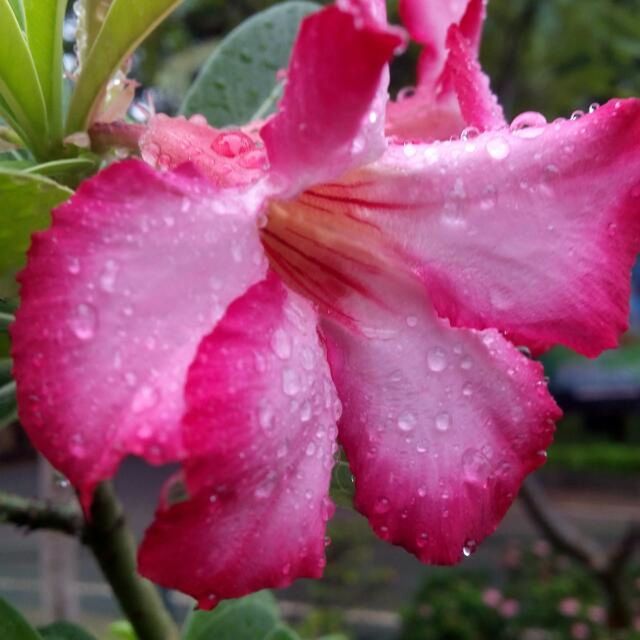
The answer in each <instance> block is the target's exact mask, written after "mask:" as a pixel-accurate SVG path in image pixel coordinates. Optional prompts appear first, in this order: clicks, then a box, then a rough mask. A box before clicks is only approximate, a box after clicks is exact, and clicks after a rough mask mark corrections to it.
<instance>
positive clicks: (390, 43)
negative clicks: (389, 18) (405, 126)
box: [262, 7, 402, 193]
mask: <svg viewBox="0 0 640 640" xmlns="http://www.w3.org/2000/svg"><path fill="white" fill-rule="evenodd" d="M401 43H402V39H401V38H400V36H399V35H398V34H397V33H396V32H395V31H392V30H390V29H387V28H386V27H382V26H379V25H377V24H373V23H371V21H363V20H362V19H361V17H360V16H358V15H354V14H352V13H348V12H344V11H341V10H340V9H338V8H337V7H328V8H326V9H324V10H322V11H320V12H318V13H315V14H313V15H311V16H310V17H308V18H306V19H305V20H304V22H303V23H302V27H301V30H300V34H299V36H298V39H297V42H296V45H295V48H294V51H293V54H292V59H291V64H290V66H289V75H288V82H287V88H286V91H285V95H284V97H283V99H282V102H281V105H280V113H279V114H278V115H276V116H275V117H274V118H273V119H272V120H270V121H269V122H268V123H267V124H266V125H265V127H264V128H263V129H262V137H263V139H264V140H265V143H266V145H267V150H268V153H269V160H270V162H271V166H272V169H273V171H274V173H275V174H276V175H277V176H279V179H280V180H281V181H284V182H285V184H287V185H288V187H289V191H290V192H291V193H295V192H297V191H298V190H300V189H301V188H304V187H306V186H309V185H310V184H314V183H317V182H322V181H324V180H328V179H331V178H333V177H336V176H339V175H340V174H341V173H343V172H344V171H345V170H346V169H348V168H349V167H350V166H353V164H354V163H356V162H363V161H366V160H371V159H372V158H374V157H377V156H378V155H380V154H381V153H382V152H383V151H384V148H385V141H384V135H383V126H384V117H383V105H380V102H381V96H382V98H384V99H385V100H386V85H385V84H384V83H385V82H386V80H387V77H388V76H387V74H388V70H387V62H388V61H389V59H390V58H391V57H392V55H393V52H394V50H395V49H396V48H397V47H398V46H399V45H400V44H401ZM381 86H382V89H383V90H382V91H381Z"/></svg>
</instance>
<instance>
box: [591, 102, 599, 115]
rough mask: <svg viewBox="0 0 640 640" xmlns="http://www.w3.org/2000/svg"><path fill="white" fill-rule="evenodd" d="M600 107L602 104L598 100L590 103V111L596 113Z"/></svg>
mask: <svg viewBox="0 0 640 640" xmlns="http://www.w3.org/2000/svg"><path fill="white" fill-rule="evenodd" d="M599 108H600V105H599V104H598V103H597V102H592V103H591V104H590V105H589V113H595V112H596V111H597V110H598V109H599Z"/></svg>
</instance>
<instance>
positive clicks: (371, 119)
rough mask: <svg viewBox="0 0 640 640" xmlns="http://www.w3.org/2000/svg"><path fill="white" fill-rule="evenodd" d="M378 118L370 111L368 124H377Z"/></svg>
mask: <svg viewBox="0 0 640 640" xmlns="http://www.w3.org/2000/svg"><path fill="white" fill-rule="evenodd" d="M378 118H379V116H378V114H377V113H376V112H375V111H371V112H370V113H369V122H370V123H371V124H376V122H378Z"/></svg>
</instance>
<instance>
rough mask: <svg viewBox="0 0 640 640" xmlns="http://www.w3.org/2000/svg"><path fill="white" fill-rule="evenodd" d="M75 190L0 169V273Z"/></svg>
mask: <svg viewBox="0 0 640 640" xmlns="http://www.w3.org/2000/svg"><path fill="white" fill-rule="evenodd" d="M72 193H73V192H72V191H71V189H67V188H66V187H63V186H62V185H60V184H58V183H57V182H54V181H53V180H49V179H48V178H45V177H42V176H38V175H32V174H27V173H20V172H17V171H7V170H6V169H4V170H0V202H1V203H2V206H0V273H2V272H3V271H7V270H15V269H18V268H19V267H20V266H22V264H23V262H24V256H25V252H26V250H27V249H28V247H29V243H30V240H31V234H32V233H33V232H34V231H38V230H40V229H44V228H46V227H47V226H48V225H49V220H50V217H49V213H50V211H51V209H53V208H54V207H55V206H57V205H59V204H60V203H61V202H64V201H65V200H66V199H67V198H68V197H69V196H71V195H72ZM0 637H1V636H0Z"/></svg>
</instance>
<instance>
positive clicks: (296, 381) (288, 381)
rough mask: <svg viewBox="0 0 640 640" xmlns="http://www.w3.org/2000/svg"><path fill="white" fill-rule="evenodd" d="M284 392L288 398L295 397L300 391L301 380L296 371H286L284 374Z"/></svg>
mask: <svg viewBox="0 0 640 640" xmlns="http://www.w3.org/2000/svg"><path fill="white" fill-rule="evenodd" d="M282 390H283V391H284V392H285V394H286V395H288V396H295V395H297V394H298V392H299V391H300V378H299V376H298V373H297V372H296V371H295V369H285V370H284V371H283V372H282Z"/></svg>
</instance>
